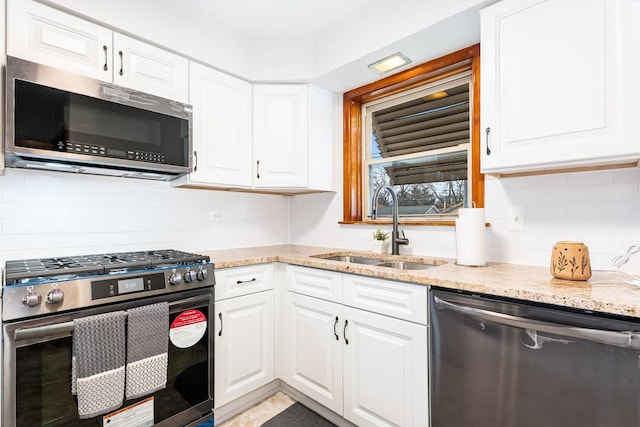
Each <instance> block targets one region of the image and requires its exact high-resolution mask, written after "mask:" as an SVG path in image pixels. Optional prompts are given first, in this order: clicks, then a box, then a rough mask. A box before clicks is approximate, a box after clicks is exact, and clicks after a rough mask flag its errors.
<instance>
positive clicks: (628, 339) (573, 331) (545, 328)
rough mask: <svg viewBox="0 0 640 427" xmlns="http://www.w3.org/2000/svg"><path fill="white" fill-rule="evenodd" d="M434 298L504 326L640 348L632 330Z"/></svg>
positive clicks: (442, 305)
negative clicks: (587, 325) (520, 314)
mask: <svg viewBox="0 0 640 427" xmlns="http://www.w3.org/2000/svg"><path fill="white" fill-rule="evenodd" d="M433 298H434V300H435V303H436V305H437V306H438V308H440V309H445V310H450V311H453V312H456V313H459V314H462V315H464V316H467V317H470V318H473V319H477V320H484V321H488V322H493V323H497V324H499V325H503V326H511V327H514V328H520V329H530V330H534V331H538V332H546V333H549V334H554V335H560V336H564V337H569V338H577V339H583V340H587V341H592V342H597V343H600V344H606V345H612V346H617V347H624V348H632V349H640V334H639V333H637V332H632V331H621V332H617V331H606V330H601V329H589V328H580V327H577V326H571V325H562V324H558V323H550V322H542V321H540V320H532V319H525V318H523V317H517V316H511V315H508V314H503V313H496V312H494V311H489V310H482V309H479V308H473V307H468V306H465V305H459V304H454V303H451V302H449V301H445V300H443V299H440V298H438V297H437V296H435V295H434V297H433Z"/></svg>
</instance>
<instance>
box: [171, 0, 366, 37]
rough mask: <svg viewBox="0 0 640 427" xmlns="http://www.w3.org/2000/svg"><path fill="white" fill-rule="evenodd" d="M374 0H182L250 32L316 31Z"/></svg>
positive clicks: (193, 7) (230, 25) (296, 32)
mask: <svg viewBox="0 0 640 427" xmlns="http://www.w3.org/2000/svg"><path fill="white" fill-rule="evenodd" d="M371 2H372V0H258V1H256V0H233V1H228V0H227V1H220V0H183V5H184V6H185V7H188V8H191V9H192V10H194V11H198V12H200V13H203V14H205V15H208V16H212V17H215V18H216V19H218V20H220V21H221V22H224V23H225V24H226V25H227V26H229V27H230V28H231V29H233V30H235V31H238V32H239V33H242V34H245V35H248V36H283V35H313V34H315V33H317V32H319V31H321V30H323V29H325V28H327V27H329V26H330V25H331V24H333V23H335V22H337V21H339V20H340V19H341V18H343V17H344V16H346V15H348V14H349V13H351V12H353V11H355V10H356V9H358V8H360V7H362V6H365V5H366V4H367V3H371Z"/></svg>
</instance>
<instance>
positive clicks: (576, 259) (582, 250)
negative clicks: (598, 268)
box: [549, 241, 591, 280]
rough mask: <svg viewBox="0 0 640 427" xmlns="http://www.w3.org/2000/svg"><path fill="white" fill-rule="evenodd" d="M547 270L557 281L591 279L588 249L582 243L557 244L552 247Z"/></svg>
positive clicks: (561, 242) (562, 242) (564, 242)
mask: <svg viewBox="0 0 640 427" xmlns="http://www.w3.org/2000/svg"><path fill="white" fill-rule="evenodd" d="M549 269H550V271H551V274H552V275H553V276H554V277H556V278H558V279H566V280H588V279H589V278H590V277H591V260H590V259H589V248H587V246H586V245H585V244H584V243H582V242H567V241H560V242H557V243H556V244H555V245H553V250H552V252H551V265H550V268H549Z"/></svg>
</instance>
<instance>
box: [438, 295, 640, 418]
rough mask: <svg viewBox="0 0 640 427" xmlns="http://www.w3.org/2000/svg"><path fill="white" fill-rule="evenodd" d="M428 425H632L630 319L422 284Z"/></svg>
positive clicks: (636, 381) (635, 394)
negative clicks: (425, 307)
mask: <svg viewBox="0 0 640 427" xmlns="http://www.w3.org/2000/svg"><path fill="white" fill-rule="evenodd" d="M429 305H430V307H429V309H430V338H429V340H430V350H429V369H430V372H429V373H430V379H429V388H430V396H431V402H430V410H431V427H469V426H474V427H534V426H535V427H542V426H544V427H547V426H562V427H573V426H575V427H578V426H579V427H587V426H592V427H596V426H597V427H605V426H606V427H613V426H640V332H638V331H640V321H637V322H636V321H633V319H628V318H624V319H623V318H615V317H613V316H612V317H606V316H604V315H595V314H593V313H589V312H577V311H576V312H574V311H565V310H561V309H558V308H550V307H548V306H540V305H533V304H531V305H529V304H524V303H520V302H513V301H506V300H500V299H494V298H490V297H486V296H478V295H468V294H461V293H456V292H449V291H442V290H432V291H431V292H430V296H429Z"/></svg>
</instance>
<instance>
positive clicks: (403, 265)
mask: <svg viewBox="0 0 640 427" xmlns="http://www.w3.org/2000/svg"><path fill="white" fill-rule="evenodd" d="M374 265H375V266H376V267H389V268H399V269H400V270H426V269H427V268H432V267H436V265H435V264H424V263H421V262H412V261H385V262H380V263H378V264H374Z"/></svg>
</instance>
